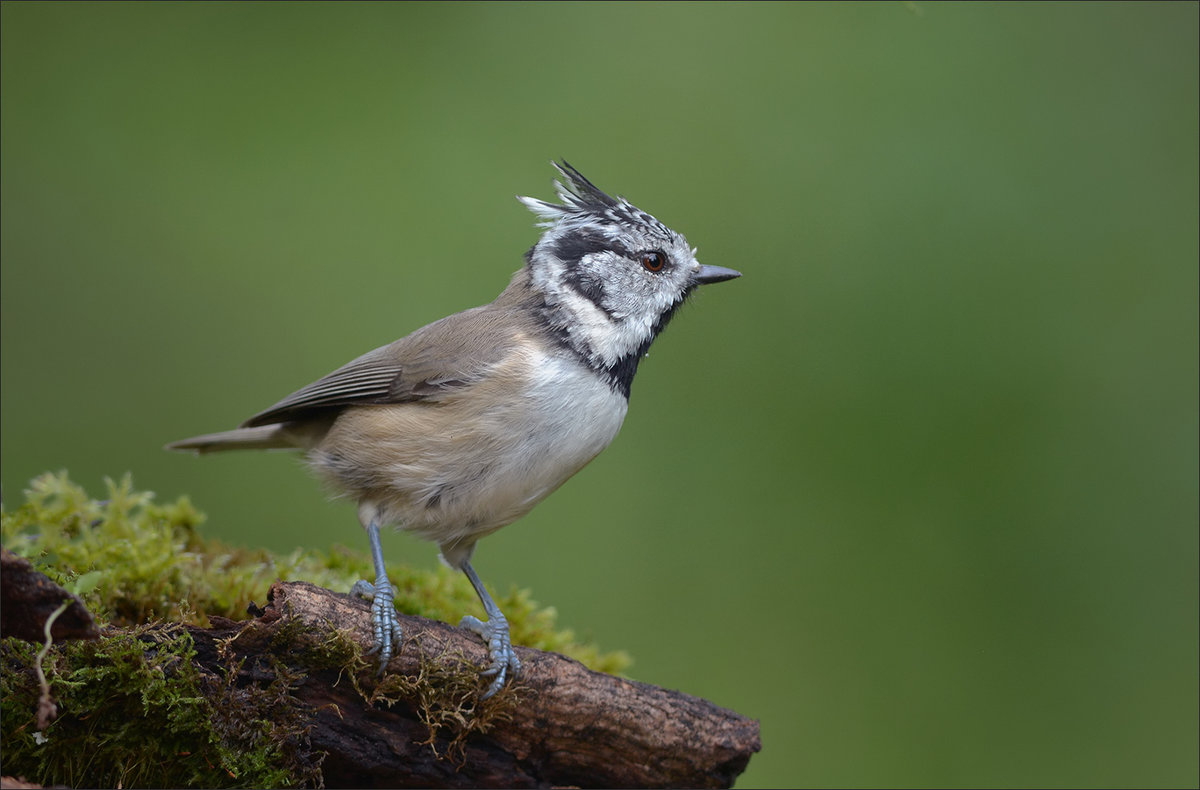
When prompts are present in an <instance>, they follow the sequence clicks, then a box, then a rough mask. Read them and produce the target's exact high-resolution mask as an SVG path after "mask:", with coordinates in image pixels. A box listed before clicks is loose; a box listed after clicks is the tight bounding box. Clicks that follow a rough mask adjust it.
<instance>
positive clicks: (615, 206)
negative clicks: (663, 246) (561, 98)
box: [517, 160, 678, 240]
mask: <svg viewBox="0 0 1200 790" xmlns="http://www.w3.org/2000/svg"><path fill="white" fill-rule="evenodd" d="M551 164H553V165H554V168H555V169H556V170H557V171H558V172H559V174H560V175H561V176H562V180H556V181H555V182H554V188H555V191H557V192H558V199H559V200H560V201H561V202H560V203H547V202H546V201H544V200H538V199H537V198H531V197H518V198H517V199H518V200H520V201H521V202H522V203H524V204H525V205H526V206H527V207H528V208H529V210H530V211H532V212H533V213H534V214H536V215H537V216H538V217H540V218H541V220H542V221H541V222H539V223H538V224H539V225H541V226H542V227H545V228H552V227H554V226H556V225H559V224H566V225H574V226H582V225H599V226H614V225H623V226H636V225H641V226H643V228H644V230H647V231H650V232H653V233H657V234H660V235H662V236H663V238H664V239H665V240H670V239H673V238H674V237H676V236H677V235H678V234H676V233H674V232H673V231H672V230H671V229H670V228H668V227H667V226H666V225H664V224H662V223H661V222H659V221H658V220H657V219H655V218H654V217H652V216H650V215H649V214H647V213H646V212H644V211H642V210H641V209H639V208H637V207H636V206H634V205H633V204H631V203H630V202H629V201H627V200H626V199H625V198H623V197H615V198H614V197H612V196H611V195H609V194H607V193H606V192H604V191H603V190H602V189H600V188H599V187H597V186H596V185H595V184H593V183H592V182H591V181H589V180H588V179H587V178H586V177H585V176H584V175H583V174H582V173H580V172H579V171H578V170H576V169H575V168H574V167H572V166H571V165H570V164H569V163H568V162H567V161H566V160H563V161H562V162H551Z"/></svg>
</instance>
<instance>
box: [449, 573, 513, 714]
mask: <svg viewBox="0 0 1200 790" xmlns="http://www.w3.org/2000/svg"><path fill="white" fill-rule="evenodd" d="M462 571H463V573H465V574H467V578H468V579H470V580H471V586H472V587H474V588H475V593H476V594H477V595H478V596H479V600H480V601H481V602H482V603H483V610H484V611H485V612H487V616H488V619H487V622H483V621H481V620H480V619H479V618H478V617H472V616H470V615H467V616H466V617H464V618H463V619H462V622H461V623H459V626H460V627H461V628H466V629H469V630H471V631H474V632H475V633H477V634H479V635H480V636H481V637H483V641H484V642H485V643H486V644H487V646H488V654H489V655H490V656H491V659H492V664H491V666H489V667H488V668H487V669H485V670H484V671H483V673H482V674H483V675H485V676H486V675H495V676H496V677H495V679H494V680H492V684H491V685H490V686H488V689H487V691H486V692H484V695H483V699H487V698H488V697H490V696H492V695H493V694H495V693H496V692H497V691H499V690H500V687H501V686H503V685H504V679H505V678H506V677H507V676H508V673H509V672H512V676H513V677H514V678H515V677H516V676H517V675H518V674H519V673H520V672H521V662H520V660H518V659H517V654H516V651H514V650H513V646H512V640H511V639H510V638H509V636H508V620H506V619H504V615H503V614H502V613H501V612H500V607H499V606H496V602H495V601H493V600H492V596H490V595H488V591H487V588H485V587H484V586H483V582H481V581H480V580H479V576H478V574H476V573H475V569H474V568H472V567H471V563H469V562H464V563H462Z"/></svg>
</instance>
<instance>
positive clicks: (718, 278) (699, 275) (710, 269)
mask: <svg viewBox="0 0 1200 790" xmlns="http://www.w3.org/2000/svg"><path fill="white" fill-rule="evenodd" d="M741 276H742V273H741V272H735V271H734V270H733V269H726V268H725V267H724V266H704V265H703V264H702V265H701V266H700V271H698V272H696V273H695V274H693V275H692V282H694V283H696V284H697V285H708V284H709V283H722V282H725V281H726V280H732V279H734V278H735V277H741Z"/></svg>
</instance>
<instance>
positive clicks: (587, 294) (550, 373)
mask: <svg viewBox="0 0 1200 790" xmlns="http://www.w3.org/2000/svg"><path fill="white" fill-rule="evenodd" d="M551 164H552V165H553V166H554V168H555V169H556V170H557V176H556V179H555V181H554V186H555V191H556V193H557V198H558V202H548V201H543V200H539V199H536V198H531V197H520V196H518V198H517V199H518V200H519V201H521V202H522V203H523V204H524V205H525V206H526V207H527V208H528V209H529V210H530V211H532V212H533V214H534V215H535V217H536V218H537V223H536V224H537V225H538V226H539V227H540V228H542V232H541V235H540V237H539V239H538V241H537V242H536V243H535V244H534V245H533V247H532V248H530V249H529V251H528V252H527V253H526V254H525V263H524V265H523V266H522V267H521V268H520V269H518V270H517V271H516V273H514V274H513V275H512V278H511V280H510V282H509V284H508V286H507V287H506V288H505V289H504V291H503V292H502V293H501V294H500V295H499V296H498V297H496V299H495V300H494V301H492V302H491V303H489V304H485V305H482V306H479V307H474V308H471V309H468V310H464V311H462V312H459V313H454V314H452V315H449V316H447V317H445V318H442V319H440V320H438V321H434V322H433V323H431V324H428V325H427V326H424V327H422V328H420V329H417V330H416V331H414V332H412V333H411V334H409V335H406V336H405V337H402V338H400V339H399V340H396V341H394V342H392V343H389V344H388V345H385V346H382V347H380V348H377V349H375V350H373V351H369V352H367V353H366V354H363V355H362V356H360V357H358V358H357V359H354V360H353V361H351V362H349V363H347V364H346V365H343V366H342V367H340V368H338V369H337V370H334V371H333V372H332V373H330V374H328V375H327V376H325V377H323V378H321V379H318V380H317V381H315V382H313V383H312V384H309V385H308V386H306V387H303V388H301V389H299V390H297V391H296V392H294V393H292V394H291V395H288V396H287V397H286V398H284V399H283V400H281V401H279V402H278V403H276V404H275V405H274V406H271V407H270V408H268V409H266V410H265V411H261V412H259V413H258V414H255V415H254V416H253V417H250V418H249V419H248V420H246V421H245V422H243V423H242V424H241V426H239V427H238V428H235V429H233V430H229V431H223V432H219V433H211V434H205V435H201V436H195V437H192V438H190V439H183V440H181V441H177V442H172V443H170V444H168V445H167V446H166V448H167V449H169V450H180V451H190V452H193V453H197V454H206V453H211V452H218V451H225V450H251V449H292V450H299V451H300V452H302V453H303V454H304V456H305V459H306V461H307V463H308V465H309V466H310V467H311V469H312V470H313V471H314V473H315V475H316V476H317V477H318V478H319V479H320V480H322V481H323V482H325V483H326V484H328V485H329V486H330V487H331V488H332V489H333V490H334V491H335V492H337V493H339V494H343V495H346V496H347V497H349V498H350V499H352V500H353V501H354V502H356V503H357V507H358V519H359V521H360V523H361V524H362V526H363V528H364V529H365V530H366V532H367V537H368V542H369V544H370V549H371V558H372V563H373V566H374V572H375V581H374V582H371V581H368V580H365V579H364V580H362V581H359V582H357V583H356V584H355V585H354V586H353V588H352V590H351V592H352V593H353V594H355V595H357V596H359V597H361V598H365V599H367V600H369V601H370V602H371V605H370V614H371V628H372V638H373V642H372V646H371V648H370V650H369V654H370V655H372V656H374V655H376V654H378V660H379V673H380V674H381V675H382V674H383V673H384V672H385V670H386V668H387V665H388V663H389V662H390V661H391V659H392V657H393V655H394V654H395V652H396V651H399V650H400V649H401V647H402V640H401V637H402V633H401V628H400V623H399V621H398V618H397V616H396V610H395V594H396V592H395V590H394V589H393V587H392V586H391V584H390V582H389V580H388V576H387V570H386V569H385V567H384V561H383V549H382V543H381V538H380V531H381V530H382V529H383V528H385V527H394V528H398V529H401V530H406V531H410V532H412V533H414V534H416V535H417V536H419V537H421V538H424V539H427V540H430V541H433V542H435V543H437V545H438V547H439V549H440V553H441V558H442V560H443V561H444V562H445V563H446V564H447V565H449V566H450V567H452V568H456V569H458V570H460V571H462V573H464V574H465V575H466V577H467V579H468V580H469V581H470V583H471V585H472V586H473V587H474V588H475V592H476V594H477V595H478V596H479V600H480V602H481V603H482V605H483V609H484V612H485V613H486V615H487V619H486V620H480V619H479V618H476V617H474V616H471V615H468V616H466V617H464V618H463V619H462V622H461V623H460V626H461V627H463V628H466V629H468V630H470V631H472V632H473V633H475V634H477V635H478V636H479V637H480V638H481V639H482V641H483V642H484V644H485V645H486V646H487V650H488V660H489V663H488V665H487V666H486V667H485V668H484V669H483V670H482V672H481V675H482V676H483V681H484V682H487V681H488V680H489V679H490V683H489V685H488V687H487V689H486V690H485V691H484V693H483V698H488V697H491V696H493V695H494V694H496V693H497V692H498V691H499V690H500V689H501V688H502V687H503V686H504V684H505V682H506V679H508V678H515V677H516V676H517V675H518V674H519V673H520V671H521V662H520V660H519V659H518V657H517V654H516V651H515V650H514V648H513V645H512V640H511V637H510V631H509V626H508V621H507V620H506V619H505V617H504V614H503V613H502V612H501V610H500V608H499V607H498V606H497V605H496V603H495V601H493V600H492V597H491V596H490V595H489V594H488V591H487V589H486V587H485V586H484V584H483V582H482V581H481V580H480V578H479V575H478V574H477V573H476V572H475V569H474V568H473V567H472V565H471V557H472V554H473V552H474V550H475V544H476V542H477V541H478V540H479V539H480V538H483V537H484V536H486V535H488V534H490V533H492V532H495V531H496V530H498V529H500V528H501V527H504V526H507V525H508V524H511V523H512V522H514V521H516V520H517V519H519V518H521V517H522V516H524V515H525V514H526V513H528V512H529V511H530V510H531V509H532V508H533V507H534V506H535V505H537V504H538V503H539V502H541V501H542V500H543V499H545V498H546V497H547V496H548V495H549V494H550V493H551V492H553V491H554V490H555V489H557V488H558V487H559V486H561V485H562V484H563V483H564V482H566V481H567V479H568V478H570V477H571V476H573V475H574V474H575V473H576V472H578V471H579V470H580V469H582V468H583V467H584V466H585V465H586V464H587V463H588V462H589V461H591V460H592V459H593V458H595V457H596V456H597V455H598V454H599V453H600V452H601V451H602V450H603V449H604V448H606V447H607V446H608V445H609V443H610V442H612V441H613V439H614V438H615V437H616V435H617V432H618V430H619V429H620V427H621V423H622V422H623V420H624V418H625V414H626V411H627V409H628V405H629V396H630V389H631V385H632V383H633V378H634V374H635V373H636V372H637V370H638V365H639V363H640V362H641V360H642V359H643V357H645V356H646V354H647V352H648V350H649V348H650V344H651V343H652V342H653V341H654V339H655V338H656V337H658V335H659V334H661V333H662V331H663V329H664V328H665V327H666V326H667V323H668V322H669V321H670V320H671V318H672V316H674V315H675V314H676V311H677V310H678V308H679V307H680V306H681V305H682V304H683V303H684V302H685V301H686V300H687V299H688V297H689V296H690V295H691V294H692V293H693V292H694V291H695V289H696V288H697V287H699V286H701V285H706V284H710V283H719V282H724V281H727V280H732V279H734V278H737V277H740V276H741V273H740V272H738V271H735V270H733V269H729V268H725V267H722V266H713V265H705V264H701V263H700V262H699V261H698V260H697V259H696V252H697V251H696V249H695V248H692V247H690V246H689V245H688V242H687V240H686V239H685V238H684V237H683V235H681V234H680V233H677V232H676V231H674V230H672V229H671V228H669V227H667V226H666V225H664V224H663V223H662V222H660V221H658V220H657V219H655V218H654V217H653V216H651V215H650V214H648V213H647V212H645V211H642V210H641V209H639V208H637V207H635V206H634V205H633V204H631V203H630V202H629V201H628V200H626V199H625V198H623V197H611V196H609V195H608V194H606V193H605V192H603V191H601V190H600V189H599V188H598V187H596V186H595V185H594V184H593V183H592V182H591V181H589V180H588V179H587V178H585V177H584V176H583V175H582V174H581V173H580V172H579V171H578V170H576V169H575V168H574V167H572V166H571V165H570V164H569V163H567V162H566V160H561V161H558V162H552V163H551Z"/></svg>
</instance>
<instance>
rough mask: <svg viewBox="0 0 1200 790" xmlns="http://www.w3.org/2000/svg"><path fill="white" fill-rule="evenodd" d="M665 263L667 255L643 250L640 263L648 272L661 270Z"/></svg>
mask: <svg viewBox="0 0 1200 790" xmlns="http://www.w3.org/2000/svg"><path fill="white" fill-rule="evenodd" d="M666 263H667V256H666V255H663V254H662V253H661V252H658V251H651V252H643V253H642V265H643V266H645V267H646V271H648V272H661V271H662V270H663V266H665V265H666Z"/></svg>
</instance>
